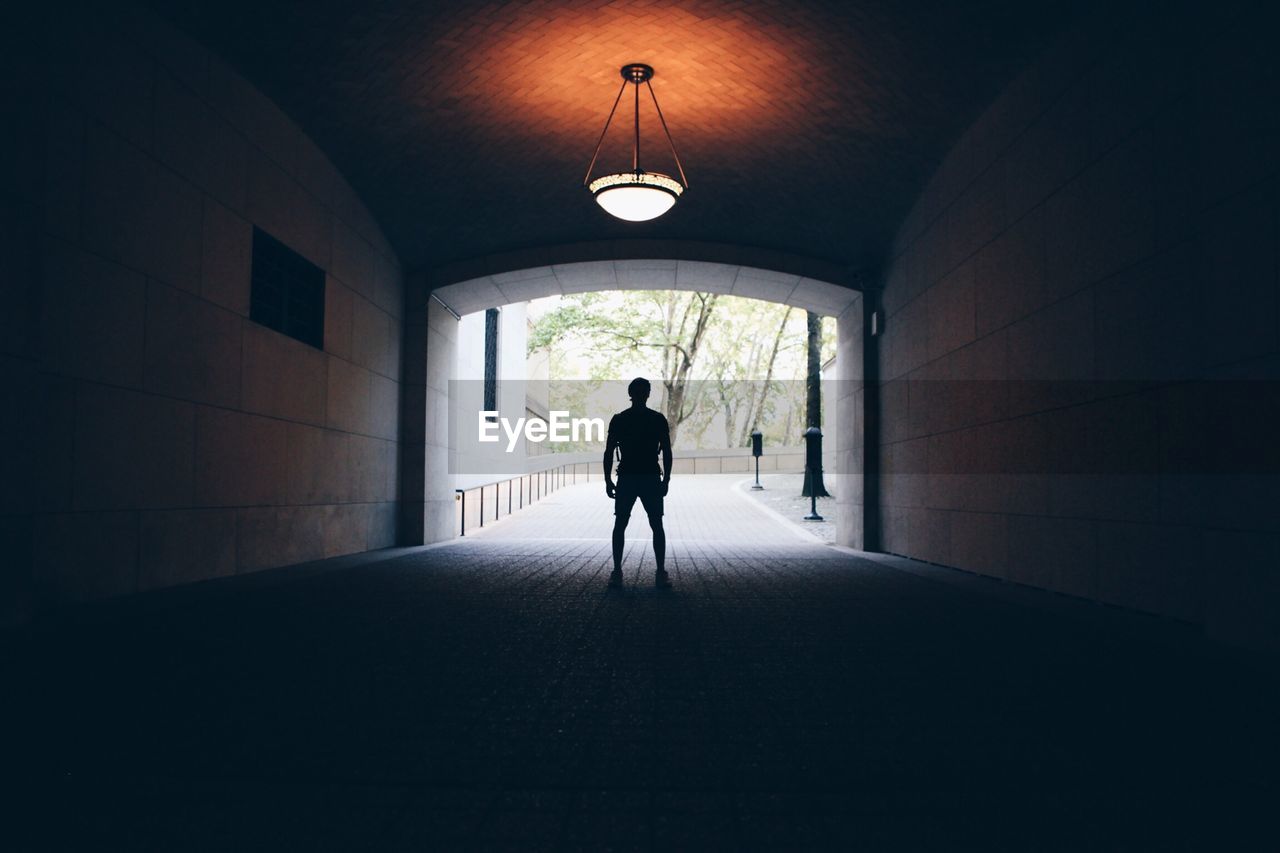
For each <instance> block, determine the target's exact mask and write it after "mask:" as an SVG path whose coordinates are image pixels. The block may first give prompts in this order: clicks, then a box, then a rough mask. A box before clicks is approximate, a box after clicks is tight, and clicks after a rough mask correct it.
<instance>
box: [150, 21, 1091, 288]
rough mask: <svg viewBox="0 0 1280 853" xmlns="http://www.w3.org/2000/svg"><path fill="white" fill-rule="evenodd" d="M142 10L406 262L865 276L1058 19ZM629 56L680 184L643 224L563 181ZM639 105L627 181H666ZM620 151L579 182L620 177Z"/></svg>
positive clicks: (652, 127) (591, 136)
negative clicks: (284, 120)
mask: <svg viewBox="0 0 1280 853" xmlns="http://www.w3.org/2000/svg"><path fill="white" fill-rule="evenodd" d="M1062 5H1069V4H1062ZM156 8H157V9H158V11H160V12H161V13H162V14H167V15H169V16H170V17H171V18H172V19H173V20H174V21H175V22H176V23H177V24H178V25H179V26H181V27H183V28H184V29H186V30H188V32H190V33H191V34H192V35H193V36H195V37H196V38H197V39H199V40H201V41H203V42H205V43H206V44H208V45H209V46H210V47H211V48H213V49H214V50H215V51H216V52H218V53H219V54H220V55H221V56H223V57H224V58H225V59H227V60H228V61H230V62H231V63H232V64H233V65H235V66H236V67H237V68H239V70H240V71H241V72H242V73H244V74H245V76H247V77H248V78H249V79H250V80H252V81H253V82H254V83H256V84H257V85H258V86H259V87H260V88H262V89H263V90H264V91H265V92H266V93H267V94H269V95H270V96H271V97H273V98H274V99H275V100H276V101H277V102H278V103H279V104H280V105H281V106H282V107H283V108H284V110H285V111H286V112H288V113H289V114H290V115H292V116H293V117H294V118H295V119H296V120H297V121H298V122H299V124H300V125H301V126H302V127H303V129H304V130H305V131H306V132H308V133H309V134H310V135H311V136H312V138H313V139H315V140H316V141H317V142H318V143H319V144H320V145H321V147H322V148H324V149H325V150H326V152H327V153H328V154H329V155H330V157H331V158H332V159H333V160H334V162H335V163H336V164H337V166H338V167H339V168H340V169H342V170H343V172H344V173H345V174H346V175H347V177H348V178H349V179H350V181H351V182H352V184H353V185H354V186H355V188H356V190H357V191H358V192H360V193H361V195H362V196H363V197H364V199H365V201H366V202H367V203H368V205H369V207H370V209H371V210H372V212H373V213H374V215H375V216H376V217H377V218H378V220H379V221H380V223H381V224H382V226H383V227H384V229H385V230H386V232H387V234H388V237H389V238H390V239H391V241H392V243H393V244H394V245H395V247H396V249H397V250H398V251H399V252H400V253H401V255H402V257H403V258H404V260H405V261H406V264H407V265H408V266H409V267H410V268H429V267H436V266H439V265H442V264H446V263H450V262H455V261H459V260H463V259H467V258H472V257H476V256H480V255H486V254H491V253H495V252H503V251H511V250H520V249H526V248H530V247H538V246H545V245H550V244H561V243H573V242H581V241H590V240H613V239H619V238H635V237H639V238H656V239H680V240H696V241H704V242H709V243H727V244H736V245H742V246H752V247H762V248H767V249H771V250H778V251H784V252H790V253H794V254H798V255H802V256H807V257H813V258H818V259H822V260H826V261H832V262H835V263H837V264H840V265H842V266H847V267H854V268H858V267H863V266H867V265H870V264H874V263H875V262H877V261H878V260H879V258H880V257H881V255H882V254H883V252H884V250H885V248H886V245H887V242H888V240H889V239H890V237H891V235H892V234H893V232H894V229H895V227H896V226H897V224H898V222H899V221H900V219H901V218H902V216H903V215H905V213H906V211H907V209H908V208H909V206H910V204H911V202H912V200H913V199H914V197H915V195H916V193H917V192H918V191H919V189H920V188H921V187H922V186H923V183H924V181H925V180H926V179H927V178H928V176H929V174H930V173H931V172H932V170H933V169H934V168H935V167H936V165H937V164H938V162H939V161H940V159H941V157H942V155H943V154H944V153H945V152H946V150H947V148H948V147H949V145H950V143H951V142H952V141H953V140H954V139H955V138H956V137H957V136H958V134H959V133H960V132H961V131H962V130H963V129H964V127H965V126H966V125H967V124H968V123H969V122H971V121H972V120H973V119H974V118H975V117H976V116H977V114H978V113H979V111H980V110H981V109H982V107H984V106H985V105H986V104H987V103H988V102H989V101H990V100H991V99H992V98H993V97H994V96H995V94H996V93H997V92H998V91H999V89H1000V88H1001V87H1002V86H1003V85H1004V84H1005V83H1006V82H1008V81H1009V80H1010V79H1011V78H1012V77H1013V76H1014V74H1016V73H1017V71H1018V70H1020V69H1021V68H1022V67H1023V66H1024V65H1025V64H1027V63H1028V62H1029V61H1030V60H1031V58H1032V57H1033V56H1034V55H1035V54H1036V53H1038V52H1039V51H1041V50H1042V49H1043V48H1044V46H1045V44H1046V43H1047V41H1048V40H1049V39H1050V38H1051V37H1052V36H1053V35H1054V34H1055V33H1056V32H1057V31H1059V30H1060V29H1061V28H1062V26H1063V25H1064V23H1065V21H1064V20H1063V16H1064V14H1065V12H1063V10H1062V9H1056V10H1054V11H1052V12H1048V11H1046V10H1047V8H1048V4H1039V3H1029V2H1025V0H1022V2H1013V0H965V2H954V0H940V1H939V2H890V0H846V2H812V0H810V1H809V2H805V0H759V2H708V0H628V2H606V0H576V2H575V0H530V1H529V2H511V3H503V2H492V1H491V2H468V0H458V2H448V3H433V2H411V0H361V1H360V2H332V1H330V2H323V0H289V1H288V2H268V0H217V2H202V0H187V2H185V3H181V4H177V5H175V4H173V3H156ZM629 61H642V62H647V63H649V64H651V65H653V66H654V67H655V69H656V71H657V74H656V76H655V78H654V81H653V86H654V89H655V90H656V92H657V95H658V98H659V102H660V103H661V105H662V108H663V111H664V112H665V114H666V116H667V121H668V123H669V125H670V127H671V131H672V134H673V136H674V137H675V142H676V145H677V147H678V149H679V150H680V154H681V157H682V159H683V161H684V165H685V169H686V171H687V173H688V176H689V180H690V184H691V188H690V190H689V192H688V193H687V195H686V197H685V198H684V199H683V200H682V201H681V202H680V203H679V204H678V205H677V206H676V208H675V209H674V210H673V211H672V212H670V213H668V214H667V215H666V216H664V217H662V218H660V219H658V220H656V221H653V222H650V223H640V224H636V223H623V222H618V221H617V220H614V219H612V218H611V217H609V216H608V215H606V214H605V213H604V212H603V211H602V210H600V209H599V208H598V207H597V206H596V205H595V204H594V202H593V201H592V200H591V198H590V196H589V195H588V194H587V192H586V190H584V189H582V187H581V181H582V177H583V174H584V173H585V170H586V166H587V162H588V160H589V158H590V155H591V151H592V148H593V146H594V144H595V140H596V137H597V135H598V133H599V131H600V128H601V126H602V124H603V121H604V118H605V115H606V114H607V112H608V109H609V106H610V104H611V103H612V101H613V98H614V96H615V94H616V92H617V89H618V86H619V84H620V82H621V81H620V78H619V76H618V68H619V66H621V65H622V64H624V63H626V62H629ZM628 94H629V93H628ZM624 104H625V102H624ZM646 107H647V109H648V111H646ZM651 109H652V108H651V105H644V104H643V103H642V112H641V121H642V127H643V128H645V131H644V135H643V143H642V144H643V146H644V149H645V150H644V151H642V163H641V164H642V165H644V166H646V167H647V168H649V169H650V170H653V171H664V172H670V171H671V170H672V168H673V167H672V165H671V162H670V158H669V155H667V153H666V152H665V151H663V150H662V148H663V143H662V137H661V136H659V135H658V133H657V131H658V127H657V126H656V123H655V122H654V121H653V116H652V112H651ZM620 111H621V107H620ZM627 119H629V116H626V117H623V123H624V127H625V125H626V123H627ZM625 136H626V133H625V130H623V131H620V132H619V133H617V134H613V133H611V138H610V140H609V142H608V143H607V144H606V147H605V150H604V152H603V153H602V155H601V166H600V167H598V168H597V174H598V173H599V172H600V168H604V169H605V170H620V169H622V168H626V167H628V166H629V164H630V155H629V149H628V148H627V147H626V146H627V144H628V143H627V141H626V138H625Z"/></svg>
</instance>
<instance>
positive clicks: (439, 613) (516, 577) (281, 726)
mask: <svg viewBox="0 0 1280 853" xmlns="http://www.w3.org/2000/svg"><path fill="white" fill-rule="evenodd" d="M682 485H690V486H691V488H689V489H688V490H684V489H680V490H676V491H674V492H673V495H678V496H683V497H681V498H680V500H685V499H687V500H688V502H689V505H687V506H686V507H685V509H686V512H685V514H684V520H683V521H681V522H680V524H682V525H684V527H682V528H680V529H681V531H682V532H681V535H675V532H674V531H675V530H676V529H677V528H676V527H675V524H674V523H673V535H672V536H671V555H670V558H669V566H670V570H671V572H672V575H673V578H674V580H675V588H674V589H673V590H670V591H659V590H655V589H654V588H653V587H652V585H651V584H650V582H649V578H648V575H647V570H648V568H649V567H650V563H649V560H651V558H650V557H649V552H648V548H647V544H646V542H645V540H643V539H641V538H640V536H639V533H640V532H641V531H640V529H637V530H636V534H637V536H636V539H635V541H633V542H632V543H631V544H630V546H629V548H630V551H631V553H630V555H629V560H628V572H629V575H628V586H627V587H626V588H624V589H623V590H621V591H610V590H608V589H606V587H605V578H606V573H607V565H608V547H609V546H608V542H607V540H606V538H605V536H607V524H608V516H607V507H608V503H607V501H604V500H603V499H600V500H598V501H596V500H595V498H592V497H591V496H590V495H588V494H587V493H586V492H585V491H584V493H583V497H582V503H583V505H584V506H585V505H587V503H590V505H591V506H592V507H593V509H592V510H591V513H590V514H587V513H586V512H585V511H583V510H582V509H581V508H580V507H577V508H575V506H576V503H577V502H578V500H579V499H578V497H577V496H576V495H574V494H573V492H572V491H571V490H565V491H564V492H561V493H560V500H561V502H560V503H559V504H557V503H556V502H553V501H548V502H547V503H546V504H544V505H542V506H540V507H536V508H534V509H531V510H529V511H528V512H527V514H523V516H517V517H515V518H513V519H511V520H510V521H509V522H504V523H503V524H499V525H496V526H494V527H492V528H490V529H487V530H486V532H485V533H484V535H479V536H468V537H467V538H466V539H465V540H458V541H454V542H452V543H448V544H446V545H443V546H438V547H432V548H426V549H408V550H405V551H402V552H394V553H391V554H384V555H380V556H381V557H382V558H381V559H365V560H350V559H348V560H346V561H345V562H343V561H339V562H338V563H335V564H332V565H331V566H327V567H326V566H319V567H316V566H312V567H299V568H296V569H288V570H282V571H279V572H272V573H264V574H262V575H257V576H246V577H242V578H235V579H231V580H229V581H219V582H213V583H210V584H206V585H204V587H202V588H193V589H187V590H176V591H173V592H172V593H170V594H157V595H152V596H142V597H139V598H137V599H134V600H131V601H126V602H121V603H118V604H115V605H107V606H103V607H97V608H92V609H89V610H85V611H81V612H78V613H75V614H70V615H68V616H67V617H66V618H63V619H62V620H60V621H58V622H46V623H44V624H43V625H42V626H40V627H38V628H36V629H34V630H31V631H28V632H25V633H23V634H19V635H16V636H11V637H9V638H7V639H6V640H5V642H4V643H3V646H0V648H3V652H4V661H5V671H6V672H7V673H9V675H7V676H6V679H5V683H6V687H8V688H10V689H11V691H12V692H11V693H10V694H9V700H8V702H7V704H8V706H9V711H10V712H11V713H13V714H14V716H13V718H12V719H14V722H12V723H11V724H10V728H9V729H8V730H9V731H10V732H11V733H13V732H17V733H20V734H21V737H18V738H15V739H14V741H13V742H11V743H10V746H9V749H8V755H7V760H6V764H7V766H8V768H9V770H10V774H11V775H12V776H13V777H16V778H17V779H19V780H20V781H21V783H22V784H21V785H19V786H16V789H17V798H16V799H12V798H11V799H10V800H9V801H8V802H7V805H9V806H10V807H13V808H14V809H15V815H17V816H21V817H22V818H24V819H22V820H18V821H13V822H10V824H9V825H10V830H9V831H7V833H6V837H7V840H8V843H7V844H6V845H5V847H6V849H18V850H24V849H54V850H68V849H75V850H88V849H129V850H164V851H174V850H217V851H226V850H273V851H275V850H344V851H347V850H363V849H378V850H382V849H385V850H428V849H442V850H455V849H456V850H573V849H580V850H668V849H676V850H694V849H697V850H703V849H707V850H715V849H721V850H746V849H758V850H793V849H869V850H921V849H937V850H944V849H945V850H957V849H983V850H993V849H994V850H1147V849H1165V850H1172V849H1244V848H1245V847H1246V846H1255V847H1256V846H1257V845H1245V844H1244V842H1243V839H1244V838H1245V837H1247V835H1246V834H1247V833H1248V832H1250V831H1253V830H1254V829H1256V827H1255V826H1253V825H1251V821H1254V820H1258V819H1260V818H1261V817H1264V816H1265V815H1267V814H1270V811H1268V809H1270V807H1272V806H1274V802H1275V800H1274V799H1273V798H1274V796H1275V793H1276V790H1275V767H1276V766H1277V764H1276V758H1277V755H1278V754H1280V753H1278V751H1277V743H1276V740H1277V736H1276V731H1275V725H1274V722H1275V719H1276V718H1277V717H1276V712H1277V710H1280V699H1278V698H1277V687H1276V681H1275V678H1274V671H1272V670H1269V669H1267V668H1266V663H1265V662H1260V661H1251V660H1245V659H1242V658H1240V657H1238V656H1236V655H1234V654H1232V653H1228V652H1225V651H1222V650H1217V649H1213V648H1209V647H1207V646H1205V645H1203V644H1202V643H1201V642H1200V641H1199V640H1198V639H1196V638H1195V637H1194V636H1192V634H1191V631H1190V629H1187V628H1184V627H1181V626H1178V625H1176V624H1173V623H1169V622H1164V621H1161V620H1157V619H1154V618H1145V617H1141V616H1138V615H1136V614H1129V613H1124V612H1121V611H1117V610H1112V609H1108V608H1102V607H1098V606H1096V605H1089V604H1083V603H1074V602H1072V601H1069V600H1066V599H1062V598H1059V597H1055V596H1051V595H1048V594H1041V593H1035V592H1031V591H1026V590H1018V589H1014V588H1011V587H1009V586H1007V585H1001V584H998V583H994V582H987V581H985V580H982V579H978V578H976V577H974V576H968V575H960V574H959V573H953V572H948V571H944V570H941V569H936V568H929V567H926V566H923V565H921V564H911V563H909V562H908V561H904V560H898V559H896V558H869V557H862V556H858V555H855V554H852V553H851V552H845V551H841V550H839V549H835V548H831V547H826V546H823V545H819V544H816V543H812V542H810V543H806V542H804V541H802V540H801V539H799V538H798V537H796V536H794V534H793V533H791V532H790V531H788V530H787V529H786V527H785V526H784V525H782V524H781V523H779V522H778V521H776V520H775V519H773V518H770V517H768V516H767V515H764V514H763V513H758V512H757V513H756V514H755V515H752V514H750V510H752V504H750V503H749V501H748V500H746V499H738V500H737V502H736V503H729V502H726V501H723V500H717V499H715V495H716V494H717V488H718V486H723V485H724V484H723V483H721V484H716V483H714V482H712V481H711V479H710V478H709V479H708V480H706V481H704V482H702V483H700V484H698V485H697V486H696V487H693V485H692V483H689V484H682ZM703 487H705V489H703ZM588 488H590V489H591V490H598V489H599V485H598V484H592V485H591V486H590V487H588ZM698 494H700V495H701V497H702V498H706V499H707V500H703V501H702V502H701V503H698V502H697V501H694V500H693V498H694V497H695V495H698ZM570 498H572V500H570ZM676 503H677V498H675V497H673V499H672V505H673V507H674V506H675V505H676ZM726 510H728V511H727V512H726ZM556 518H558V519H559V522H560V523H563V522H564V520H565V519H566V518H568V519H569V520H571V521H572V522H573V526H574V528H575V529H571V530H569V531H566V530H565V529H564V528H563V527H562V526H557V525H553V524H552V523H551V521H552V520H553V519H556ZM716 519H719V520H720V522H721V523H722V527H720V528H715V527H714V525H713V524H712V522H713V521H715V520H716ZM599 522H603V528H602V529H601V530H600V531H596V529H595V528H597V527H599V526H600V525H599ZM634 523H637V524H641V525H642V524H643V521H642V519H637V521H636V522H634ZM504 525H505V529H504ZM578 528H590V531H589V533H590V534H592V535H584V536H566V535H564V534H565V533H566V532H570V533H574V532H582V531H581V530H580V529H578ZM645 532H647V531H645ZM596 533H599V535H594V534H596ZM517 534H519V535H517ZM552 534H558V535H552ZM693 534H696V535H693ZM788 537H790V538H788ZM735 539H736V540H737V541H734V540H735ZM11 790H12V789H11Z"/></svg>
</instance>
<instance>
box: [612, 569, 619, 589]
mask: <svg viewBox="0 0 1280 853" xmlns="http://www.w3.org/2000/svg"><path fill="white" fill-rule="evenodd" d="M609 588H610V589H622V569H614V570H613V573H612V574H610V575H609Z"/></svg>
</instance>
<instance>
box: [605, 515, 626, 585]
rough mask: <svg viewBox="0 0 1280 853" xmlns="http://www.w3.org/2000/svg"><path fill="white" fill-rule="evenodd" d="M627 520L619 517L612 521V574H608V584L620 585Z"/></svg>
mask: <svg viewBox="0 0 1280 853" xmlns="http://www.w3.org/2000/svg"><path fill="white" fill-rule="evenodd" d="M629 520H630V519H629V518H621V517H620V518H617V519H615V520H614V522H613V574H612V575H610V576H609V584H610V586H622V551H623V549H624V548H625V547H626V544H627V522H628V521H629Z"/></svg>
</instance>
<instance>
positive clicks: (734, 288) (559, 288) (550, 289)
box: [402, 250, 865, 547]
mask: <svg viewBox="0 0 1280 853" xmlns="http://www.w3.org/2000/svg"><path fill="white" fill-rule="evenodd" d="M565 254H568V256H569V257H573V256H574V255H573V254H572V253H560V254H559V256H560V257H565ZM748 254H749V253H748ZM554 256H555V255H554V254H550V255H549V254H547V253H546V251H545V250H543V253H541V254H535V255H530V254H526V255H524V256H523V257H543V258H545V259H547V260H551V258H553V257H554ZM755 257H757V258H764V257H767V254H765V255H761V254H756V255H755ZM774 260H776V261H778V262H779V266H784V267H789V268H790V270H795V269H797V268H798V266H797V264H796V263H795V259H786V258H783V257H775V258H774ZM512 262H513V260H512V259H511V258H509V257H508V258H506V259H505V261H503V260H498V261H495V260H491V261H490V262H489V263H490V264H491V265H492V266H491V268H493V269H498V270H500V271H495V272H486V273H482V274H480V275H475V276H472V277H470V278H465V279H461V280H454V281H451V282H449V283H447V284H440V285H439V286H436V287H434V288H432V287H431V286H430V284H431V281H432V280H434V281H435V282H440V281H441V280H447V279H449V278H454V279H457V276H458V274H459V270H458V269H457V268H455V269H453V270H449V271H436V273H434V275H432V276H431V277H429V279H428V281H425V282H423V286H422V287H421V288H420V290H419V295H418V296H417V297H416V298H417V300H418V302H417V304H415V305H413V306H411V307H410V318H409V322H408V324H407V326H406V330H407V334H406V339H405V351H406V358H409V355H408V354H410V353H413V354H415V355H414V356H413V357H414V358H417V357H418V355H417V354H420V355H421V356H422V357H423V364H422V365H421V367H420V369H419V370H414V369H409V370H407V371H406V375H407V376H409V377H412V378H416V376H415V374H420V376H421V378H422V383H421V385H420V386H419V385H417V384H414V385H412V386H410V387H407V388H406V392H405V401H406V404H405V409H404V415H403V419H404V425H405V428H406V437H407V438H408V439H409V441H410V442H416V440H417V439H418V437H419V436H421V444H420V445H416V444H415V445H411V446H410V447H409V448H408V449H409V451H410V452H408V453H407V454H406V458H407V459H408V460H410V461H409V467H407V468H406V470H405V471H404V472H403V474H402V489H403V491H402V494H403V497H404V503H403V505H404V515H403V516H402V531H403V539H404V542H405V544H422V543H429V542H435V541H441V540H444V539H448V538H452V536H453V535H454V533H455V531H454V521H453V519H454V495H453V486H452V481H451V478H450V476H449V474H448V472H449V470H450V466H449V462H450V454H452V453H455V451H456V448H454V447H453V446H452V442H451V440H450V438H449V433H448V414H447V411H448V407H449V392H448V382H449V380H450V379H453V378H455V370H456V364H455V358H456V356H455V344H456V341H457V334H458V323H459V321H460V319H461V317H462V316H464V315H467V314H470V313H473V312H476V311H482V310H485V309H488V308H496V307H501V306H503V305H509V304H512V303H517V302H526V301H529V300H533V299H539V298H543V297H548V296H557V295H566V294H577V293H590V292H601V291H618V290H658V291H662V290H676V291H700V292H708V293H719V294H726V295H733V296H741V297H747V298H752V299H760V300H765V301H770V302H776V303H781V304H786V305H790V306H793V307H796V308H800V309H803V310H806V311H813V312H815V313H818V314H822V315H827V316H832V317H835V318H836V325H837V332H836V340H837V343H836V347H837V362H836V363H837V376H836V380H837V381H836V383H835V387H836V388H837V389H839V390H838V392H837V393H836V395H835V399H834V400H829V401H828V403H827V404H828V405H830V406H833V407H834V408H835V410H836V412H837V416H836V419H837V422H838V423H839V424H840V428H839V429H837V430H836V431H835V433H834V434H832V435H829V436H827V438H826V441H827V442H828V444H827V447H828V448H829V449H830V450H831V451H833V452H832V454H831V458H833V459H834V460H835V466H834V470H832V471H830V472H828V477H829V482H830V483H832V484H833V486H834V493H835V494H836V496H837V511H836V531H837V532H836V539H837V542H838V543H839V544H841V545H847V546H851V547H861V546H862V544H863V513H862V504H863V499H862V494H863V487H862V480H861V472H862V460H861V456H860V454H861V448H862V447H863V444H864V443H863V441H862V434H863V418H862V415H861V407H860V406H858V405H857V398H858V396H859V395H860V394H861V393H862V388H863V386H864V381H865V376H864V374H863V358H862V334H863V322H862V310H863V294H862V292H861V291H859V290H856V289H854V288H851V287H846V286H842V285H840V284H835V283H833V282H831V281H827V280H822V279H819V278H815V277H811V276H807V275H803V274H801V273H800V272H796V271H790V270H778V269H770V268H765V267H757V266H752V265H748V264H745V263H727V262H723V261H708V260H700V259H699V260H693V259H679V258H662V257H653V258H634V257H630V258H621V259H616V260H570V261H563V262H558V263H557V262H551V263H545V264H543V265H538V266H528V267H524V268H519V269H503V267H509V266H510V265H511V263H512ZM811 266H812V265H811ZM472 269H473V271H474V270H475V269H476V267H472ZM828 272H833V271H832V270H831V269H830V268H828ZM415 315H416V316H415ZM419 424H420V425H419ZM418 495H421V502H420V503H419V501H418V499H417V498H418Z"/></svg>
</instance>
